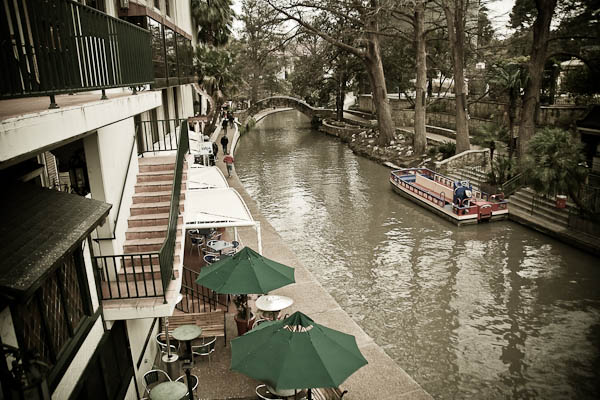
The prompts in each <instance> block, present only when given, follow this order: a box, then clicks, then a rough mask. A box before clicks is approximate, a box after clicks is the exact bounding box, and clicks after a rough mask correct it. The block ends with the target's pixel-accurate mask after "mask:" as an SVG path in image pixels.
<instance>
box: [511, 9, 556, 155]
mask: <svg viewBox="0 0 600 400" xmlns="http://www.w3.org/2000/svg"><path fill="white" fill-rule="evenodd" d="M556 1H557V0H536V1H535V6H536V8H537V17H536V19H535V22H534V23H533V45H532V47H531V57H530V59H529V64H528V66H527V68H528V70H529V80H528V81H527V86H526V87H525V96H524V99H523V106H522V108H521V123H520V124H519V139H518V143H519V156H520V157H521V159H522V156H523V155H525V154H527V147H528V145H529V139H531V137H532V136H533V135H534V133H535V114H536V111H537V109H538V107H539V102H540V89H541V87H542V74H543V72H544V64H545V63H546V51H547V49H548V37H549V36H550V23H551V22H552V15H553V14H554V8H555V7H556Z"/></svg>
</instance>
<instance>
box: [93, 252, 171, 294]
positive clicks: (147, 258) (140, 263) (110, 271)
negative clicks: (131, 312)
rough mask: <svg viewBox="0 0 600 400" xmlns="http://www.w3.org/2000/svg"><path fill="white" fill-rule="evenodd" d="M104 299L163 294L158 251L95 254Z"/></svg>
mask: <svg viewBox="0 0 600 400" xmlns="http://www.w3.org/2000/svg"><path fill="white" fill-rule="evenodd" d="M93 259H94V262H95V264H96V268H97V269H98V271H99V272H100V278H101V281H102V284H101V295H102V300H115V299H129V298H133V297H160V296H164V293H165V291H164V285H163V284H162V282H161V280H162V279H161V266H160V262H159V253H158V252H149V253H135V254H120V255H109V256H94V257H93Z"/></svg>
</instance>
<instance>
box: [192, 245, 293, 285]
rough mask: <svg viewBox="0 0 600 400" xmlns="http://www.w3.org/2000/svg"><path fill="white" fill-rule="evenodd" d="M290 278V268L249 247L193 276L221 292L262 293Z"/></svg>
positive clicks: (285, 283)
mask: <svg viewBox="0 0 600 400" xmlns="http://www.w3.org/2000/svg"><path fill="white" fill-rule="evenodd" d="M294 282H296V280H295V279H294V268H291V267H288V266H286V265H283V264H280V263H278V262H275V261H273V260H269V259H268V258H266V257H263V256H261V255H260V254H258V253H257V252H255V251H254V250H252V249H251V248H249V247H244V248H243V249H242V250H240V251H239V252H238V253H237V254H235V255H234V256H232V257H225V258H223V259H221V260H220V261H218V262H216V263H214V264H213V265H211V266H209V267H205V268H202V269H201V270H200V275H198V279H196V283H198V284H199V285H202V286H204V287H207V288H209V289H212V290H214V291H215V292H217V293H225V294H265V293H269V292H270V291H271V290H274V289H277V288H280V287H282V286H285V285H289V284H290V283H294Z"/></svg>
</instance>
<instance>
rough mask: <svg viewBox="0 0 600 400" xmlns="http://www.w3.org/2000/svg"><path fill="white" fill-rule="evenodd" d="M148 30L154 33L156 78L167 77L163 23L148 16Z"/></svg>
mask: <svg viewBox="0 0 600 400" xmlns="http://www.w3.org/2000/svg"><path fill="white" fill-rule="evenodd" d="M148 30H150V33H151V35H152V64H153V65H154V78H155V79H165V78H166V77H167V69H166V64H165V40H164V37H163V25H162V24H161V23H160V22H158V21H155V20H153V19H152V18H148Z"/></svg>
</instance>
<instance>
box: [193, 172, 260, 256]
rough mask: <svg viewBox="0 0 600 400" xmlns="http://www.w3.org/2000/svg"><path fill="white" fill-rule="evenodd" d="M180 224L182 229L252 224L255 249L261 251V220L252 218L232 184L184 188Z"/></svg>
mask: <svg viewBox="0 0 600 400" xmlns="http://www.w3.org/2000/svg"><path fill="white" fill-rule="evenodd" d="M188 173H190V172H189V170H188ZM188 185H189V178H188ZM183 225H184V230H185V229H203V228H222V227H234V228H235V227H243V226H251V227H254V229H256V234H257V239H258V252H259V253H261V254H262V243H261V235H260V222H259V221H254V219H253V218H252V214H250V210H248V207H247V206H246V203H245V202H244V200H243V199H242V197H241V196H240V194H239V193H238V192H237V191H236V190H235V189H233V188H229V187H228V188H221V189H210V190H186V192H185V211H184V212H183Z"/></svg>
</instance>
